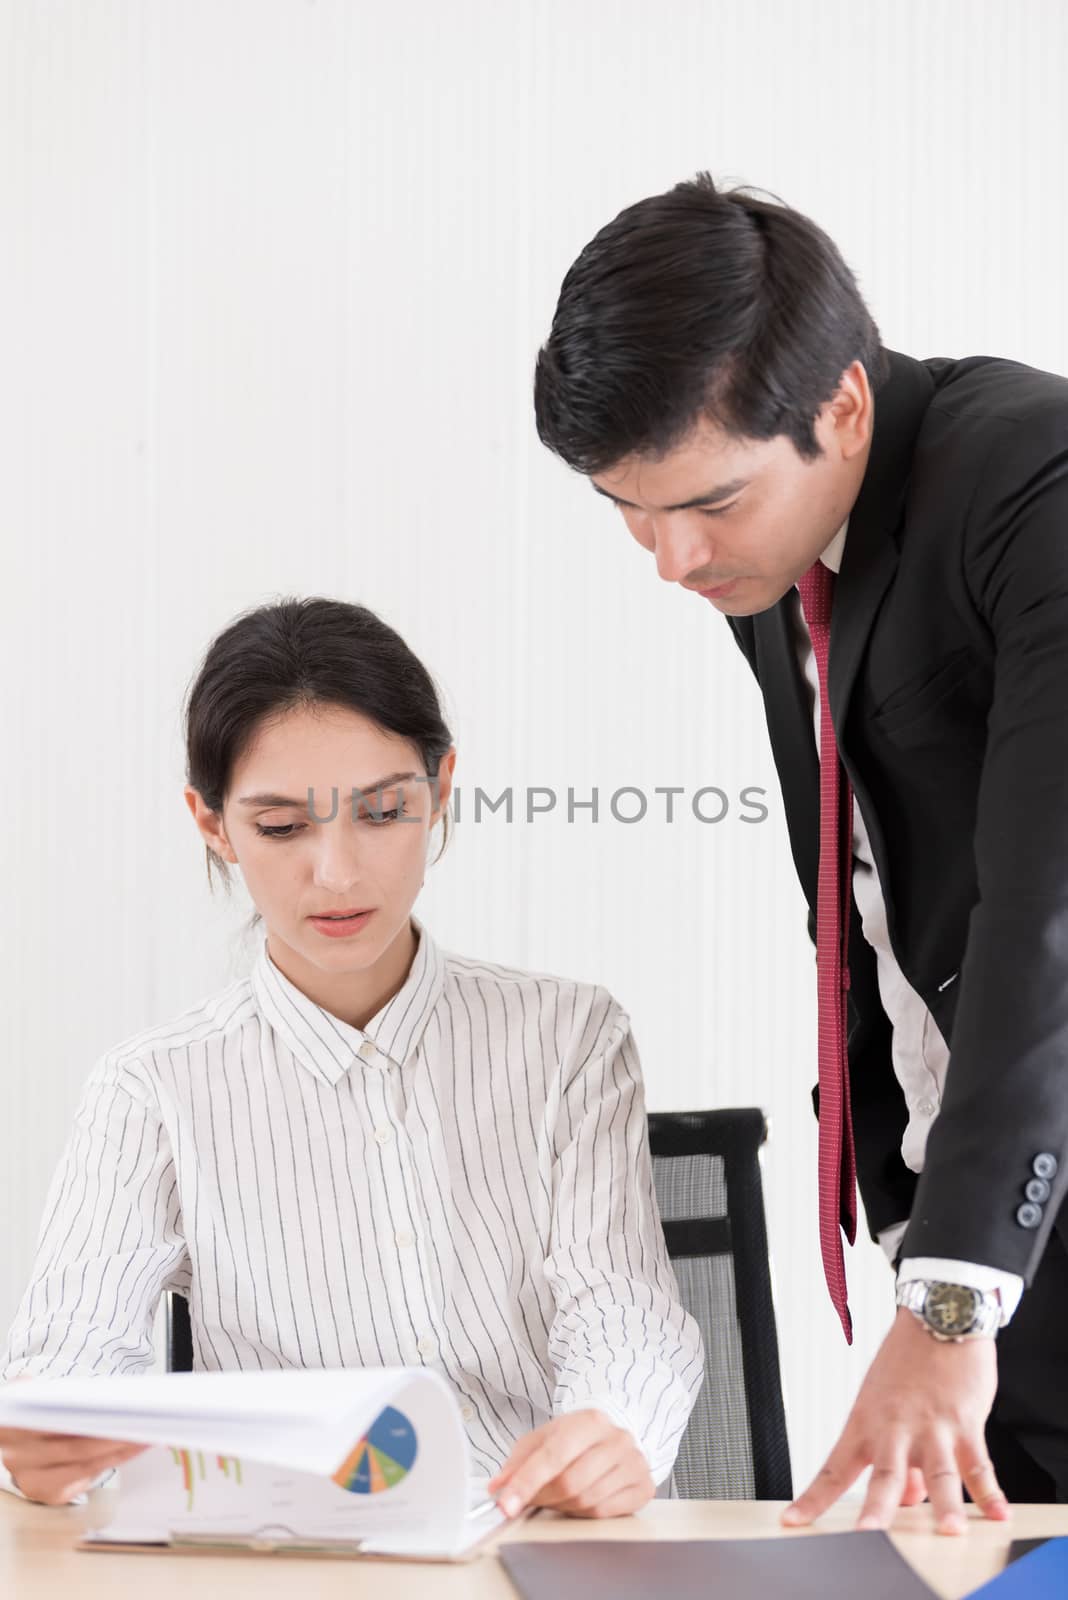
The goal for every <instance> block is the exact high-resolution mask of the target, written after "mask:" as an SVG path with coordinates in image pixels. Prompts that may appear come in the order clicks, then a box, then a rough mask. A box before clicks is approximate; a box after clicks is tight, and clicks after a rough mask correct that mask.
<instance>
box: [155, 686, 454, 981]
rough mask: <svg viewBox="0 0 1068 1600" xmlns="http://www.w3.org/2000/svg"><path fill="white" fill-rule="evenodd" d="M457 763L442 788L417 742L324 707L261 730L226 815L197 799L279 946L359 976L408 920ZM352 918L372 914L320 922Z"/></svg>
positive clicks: (447, 762) (450, 759) (442, 776)
mask: <svg viewBox="0 0 1068 1600" xmlns="http://www.w3.org/2000/svg"><path fill="white" fill-rule="evenodd" d="M455 762H456V753H455V751H453V750H450V751H449V753H448V754H447V755H446V756H445V757H444V758H443V760H442V763H441V769H440V771H439V774H438V779H437V784H436V785H435V783H434V782H433V781H432V780H430V779H429V778H428V776H427V772H426V767H425V765H424V763H423V761H422V760H421V758H420V756H419V754H418V752H417V750H416V747H415V746H414V745H412V744H410V743H409V742H408V740H406V739H401V738H398V737H397V736H396V735H395V734H390V733H385V732H383V730H382V729H381V728H379V727H377V726H376V725H375V724H374V723H373V722H371V721H370V720H369V719H368V718H366V717H364V716H361V715H360V714H359V713H358V712H355V711H350V710H348V709H347V708H345V707H341V706H333V705H329V706H327V705H320V706H316V707H312V708H310V709H302V710H299V711H291V712H287V713H286V714H285V715H284V716H281V717H278V718H273V719H270V720H268V721H266V722H264V723H263V724H261V726H260V728H259V730H258V731H257V733H256V735H255V737H254V739H253V741H252V743H251V744H250V746H249V748H248V749H247V750H246V751H245V752H244V754H243V755H242V756H241V757H240V758H239V760H238V762H237V763H236V765H235V767H234V772H233V775H232V778H231V783H230V790H229V793H228V795H227V797H226V800H225V802H224V804H223V810H222V816H221V817H219V816H218V815H217V814H216V813H215V812H212V811H210V810H208V808H207V807H206V806H205V805H204V802H203V800H202V798H201V796H200V795H199V794H198V793H197V791H196V790H195V789H191V788H187V789H186V791H185V794H186V801H187V803H188V805H189V807H190V810H191V811H192V812H193V815H194V817H195V818H196V821H197V825H198V827H199V828H200V831H201V833H202V834H203V836H204V838H205V839H206V840H207V843H208V844H209V845H210V846H211V848H212V849H213V850H215V851H216V852H217V853H218V854H219V856H221V857H222V859H223V860H224V861H229V862H232V863H234V864H236V865H238V866H239V867H240V868H241V872H242V875H243V877H244V880H245V886H246V888H247V889H248V892H249V895H250V896H251V898H252V900H253V902H254V904H255V906H256V909H257V910H258V911H259V913H260V915H261V916H262V917H263V920H264V922H265V923H266V925H267V929H268V932H269V934H270V935H271V943H272V947H279V948H280V949H281V950H282V951H283V953H284V951H285V949H286V947H288V949H289V950H290V951H291V952H293V953H294V954H295V955H296V956H297V957H298V958H300V959H302V960H304V961H307V962H309V963H311V965H312V966H314V967H317V968H319V969H321V970H322V971H323V972H327V973H355V972H362V971H365V970H366V969H367V968H369V967H371V966H373V965H374V964H375V962H376V961H378V960H379V958H380V957H381V956H382V955H383V953H384V952H385V951H386V950H387V949H388V947H389V946H390V944H391V943H392V941H393V940H394V939H395V938H396V937H397V935H398V933H399V932H400V931H401V930H402V929H403V928H404V927H405V925H406V923H407V921H408V917H409V915H410V913H411V909H412V906H413V905H414V904H415V900H416V897H417V895H418V893H419V890H420V888H421V886H422V883H423V877H424V874H425V872H426V864H427V853H428V846H429V839H430V830H431V828H432V827H433V825H434V823H435V822H436V821H437V820H438V819H439V817H440V816H441V815H442V813H443V811H444V808H445V806H446V805H447V804H448V799H449V794H450V792H451V788H452V772H453V767H454V765H455ZM317 819H318V820H317ZM352 911H356V912H361V913H366V915H363V916H361V917H359V918H357V919H356V920H354V921H351V922H338V921H325V922H324V921H322V920H316V919H317V918H319V919H321V918H323V917H324V916H329V915H330V913H336V912H352ZM331 930H333V931H331Z"/></svg>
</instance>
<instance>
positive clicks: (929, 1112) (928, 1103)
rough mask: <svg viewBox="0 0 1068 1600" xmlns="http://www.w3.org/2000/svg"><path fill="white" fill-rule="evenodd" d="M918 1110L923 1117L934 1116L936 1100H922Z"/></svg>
mask: <svg viewBox="0 0 1068 1600" xmlns="http://www.w3.org/2000/svg"><path fill="white" fill-rule="evenodd" d="M916 1110H917V1111H918V1112H919V1113H920V1116H921V1117H933V1116H934V1114H935V1107H934V1101H933V1100H921V1101H920V1103H919V1105H918V1106H917V1107H916Z"/></svg>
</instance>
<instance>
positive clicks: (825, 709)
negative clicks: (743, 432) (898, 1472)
mask: <svg viewBox="0 0 1068 1600" xmlns="http://www.w3.org/2000/svg"><path fill="white" fill-rule="evenodd" d="M797 587H798V589H799V590H800V591H801V606H802V609H803V611H804V613H805V621H806V622H807V624H808V630H809V633H810V634H811V636H812V648H813V651H814V652H815V656H816V670H817V672H818V674H819V683H820V866H819V882H818V887H817V895H816V987H817V995H818V1014H819V1083H820V1124H819V1128H820V1131H819V1194H820V1253H821V1255H822V1256H823V1271H824V1275H825V1277H826V1279H827V1288H828V1289H829V1290H830V1294H831V1301H832V1303H833V1305H834V1309H835V1310H836V1311H837V1313H838V1315H839V1317H840V1318H841V1322H842V1328H843V1330H844V1332H845V1336H846V1342H847V1343H848V1344H852V1343H853V1320H852V1318H851V1316H850V1314H849V1305H848V1303H847V1297H846V1276H845V1257H844V1254H843V1251H842V1225H843V1224H842V1219H843V1218H845V1219H846V1220H845V1230H846V1237H847V1239H848V1240H849V1243H850V1244H852V1243H853V1241H854V1240H855V1238H856V1235H857V1190H856V1176H857V1164H856V1154H855V1152H854V1148H853V1119H852V1116H851V1114H850V1108H849V1065H848V1058H847V1055H846V991H847V990H848V988H849V966H848V961H849V900H850V893H851V887H852V886H851V881H850V877H851V868H852V861H853V792H852V789H851V788H850V785H849V779H848V778H847V777H846V774H845V772H844V771H843V769H842V763H841V758H840V757H839V754H838V745H837V743H836V742H835V737H834V724H833V723H832V721H831V707H830V701H829V698H828V694H827V657H828V652H829V649H830V642H831V601H832V600H833V598H834V574H833V573H832V572H831V571H830V569H829V568H828V567H825V566H824V565H823V563H822V562H821V561H817V562H816V564H815V566H812V567H810V568H809V570H808V571H807V572H806V573H805V575H804V577H803V578H802V579H801V580H800V582H799V583H798V586H797Z"/></svg>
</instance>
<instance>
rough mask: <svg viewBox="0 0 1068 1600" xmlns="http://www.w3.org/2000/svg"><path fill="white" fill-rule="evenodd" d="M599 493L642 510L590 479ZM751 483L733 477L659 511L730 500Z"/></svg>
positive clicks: (620, 504) (685, 509)
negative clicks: (713, 487) (726, 481)
mask: <svg viewBox="0 0 1068 1600" xmlns="http://www.w3.org/2000/svg"><path fill="white" fill-rule="evenodd" d="M590 483H591V484H593V487H594V489H595V490H596V491H597V493H598V494H603V495H604V497H605V499H606V500H611V501H612V503H613V505H617V506H629V507H630V509H631V511H640V510H641V509H642V508H641V506H636V505H633V504H632V503H631V501H629V500H621V499H620V498H619V496H618V495H615V494H612V492H611V491H610V490H608V489H602V488H601V486H600V484H599V483H594V482H593V479H592V478H591V479H590ZM748 483H749V479H748V478H732V479H731V481H730V483H721V484H719V485H718V486H717V487H716V488H715V489H709V490H708V492H707V494H697V495H694V497H693V499H692V500H681V501H680V502H679V504H678V505H677V506H658V507H657V510H659V511H690V510H692V509H693V507H694V506H714V505H718V503H719V502H720V501H721V500H729V499H730V497H731V495H732V494H737V493H738V491H739V489H744V488H746V487H747V485H748Z"/></svg>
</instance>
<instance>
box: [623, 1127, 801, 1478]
mask: <svg viewBox="0 0 1068 1600" xmlns="http://www.w3.org/2000/svg"><path fill="white" fill-rule="evenodd" d="M767 1134H768V1127H767V1123H766V1121H765V1119H764V1113H763V1112H762V1111H760V1110H759V1109H756V1108H751V1109H749V1108H747V1109H740V1110H730V1111H679V1112H651V1113H650V1115H649V1144H650V1149H651V1151H652V1157H653V1181H654V1184H655V1186H656V1195H657V1201H658V1204H659V1207H660V1216H661V1221H662V1222H663V1225H664V1237H665V1239H666V1240H667V1247H668V1254H669V1255H670V1257H671V1262H672V1266H673V1267H674V1269H675V1276H676V1278H677V1279H678V1284H679V1292H680V1294H681V1297H682V1301H683V1304H684V1305H685V1307H686V1309H687V1311H689V1313H690V1315H691V1316H692V1317H694V1318H695V1319H696V1321H697V1324H698V1326H699V1327H700V1329H701V1336H702V1338H703V1339H704V1343H705V1381H704V1383H703V1385H702V1387H701V1390H700V1392H699V1393H698V1396H697V1402H696V1404H695V1406H694V1409H693V1412H692V1413H691V1416H690V1420H689V1422H688V1424H687V1427H686V1432H685V1433H684V1435H683V1439H682V1444H681V1446H680V1448H679V1454H678V1459H677V1460H676V1463H675V1470H674V1479H675V1491H676V1493H677V1494H678V1495H679V1496H680V1497H681V1498H683V1499H697V1500H791V1499H792V1498H793V1488H792V1484H791V1476H790V1450H789V1444H788V1441H787V1437H786V1416H785V1413H784V1410H783V1401H782V1379H781V1376H780V1373H779V1344H778V1338H777V1336H776V1332H775V1312H774V1308H773V1306H772V1301H771V1269H770V1266H769V1262H768V1238H767V1229H766V1226H765V1221H764V1194H763V1188H762V1185H761V1179H760V1154H759V1152H760V1146H761V1145H762V1144H763V1143H764V1141H765V1139H766V1138H767Z"/></svg>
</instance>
